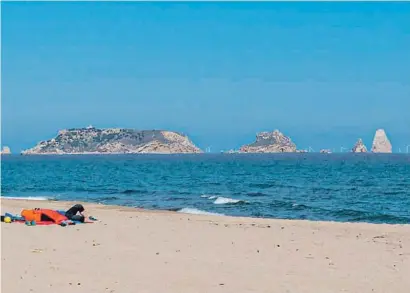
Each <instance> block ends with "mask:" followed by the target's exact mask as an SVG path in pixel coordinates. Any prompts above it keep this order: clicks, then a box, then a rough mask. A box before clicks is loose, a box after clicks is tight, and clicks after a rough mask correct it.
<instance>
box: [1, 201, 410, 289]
mask: <svg viewBox="0 0 410 293" xmlns="http://www.w3.org/2000/svg"><path fill="white" fill-rule="evenodd" d="M1 204H2V213H4V212H11V213H20V211H21V209H22V208H35V207H44V208H58V209H61V208H65V207H68V206H69V205H71V203H63V202H44V201H41V202H39V201H21V200H4V199H3V200H2V201H1ZM85 207H86V209H87V210H88V211H89V212H90V214H92V215H94V216H95V217H97V218H98V219H100V222H96V223H93V224H81V225H76V226H69V227H60V226H54V225H53V226H35V227H29V226H25V225H24V224H17V223H12V224H5V223H2V224H1V232H2V239H1V241H2V255H1V258H2V266H1V268H2V270H1V274H2V283H1V286H2V292H7V293H25V292H39V293H57V292H58V293H65V292H70V293H73V292H76V293H78V292H87V293H91V292H98V293H104V292H118V293H127V292H140V293H143V292H150V293H160V292H175V293H184V292H190V293H191V292H192V293H202V292H204V293H209V292H232V293H239V292H269V293H273V292H280V293H282V292H283V293H285V292H292V293H303V292H311V293H333V292H357V293H365V292H383V293H385V292H391V293H400V292H403V293H408V292H410V225H404V226H403V225H372V224H347V223H346V224H345V223H326V222H309V221H287V220H272V219H251V218H232V217H218V216H194V215H185V214H180V213H172V212H151V211H141V210H136V209H131V208H121V207H112V206H102V205H92V204H85Z"/></svg>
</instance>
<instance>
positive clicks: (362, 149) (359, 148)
mask: <svg viewBox="0 0 410 293" xmlns="http://www.w3.org/2000/svg"><path fill="white" fill-rule="evenodd" d="M352 153H367V148H366V146H365V145H364V143H363V141H362V139H361V138H359V140H358V141H357V142H356V144H355V145H354V147H353V148H352Z"/></svg>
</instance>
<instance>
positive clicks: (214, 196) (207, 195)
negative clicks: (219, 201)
mask: <svg viewBox="0 0 410 293" xmlns="http://www.w3.org/2000/svg"><path fill="white" fill-rule="evenodd" d="M201 197H202V198H207V199H215V198H217V196H216V195H209V194H202V195H201Z"/></svg>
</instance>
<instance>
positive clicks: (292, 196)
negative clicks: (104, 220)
mask: <svg viewBox="0 0 410 293" xmlns="http://www.w3.org/2000/svg"><path fill="white" fill-rule="evenodd" d="M1 196H2V197H8V198H20V199H27V198H29V199H33V200H40V201H41V200H57V201H65V200H68V201H79V202H92V203H101V204H109V205H123V206H129V207H137V208H144V209H155V210H170V211H175V212H181V213H190V214H204V215H207V214H209V215H218V216H243V217H257V218H280V219H305V220H315V221H316V220H321V221H339V222H369V223H390V224H408V223H410V155H406V154H352V153H341V154H313V153H297V154H295V153H293V154H286V153H283V154H192V155H191V154H186V155H176V154H175V155H58V156H52V155H47V156H19V155H11V156H2V157H1ZM37 205H38V206H39V207H40V205H41V204H40V203H38V204H37Z"/></svg>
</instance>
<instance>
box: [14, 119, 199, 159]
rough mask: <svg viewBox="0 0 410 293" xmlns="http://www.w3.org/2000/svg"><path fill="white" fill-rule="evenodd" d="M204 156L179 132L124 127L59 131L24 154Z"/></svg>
mask: <svg viewBox="0 0 410 293" xmlns="http://www.w3.org/2000/svg"><path fill="white" fill-rule="evenodd" d="M126 153H131V154H132V153H161V154H170V153H202V151H201V150H200V149H199V148H198V147H197V146H195V145H194V144H193V143H192V142H191V140H190V139H189V138H188V137H187V136H185V135H183V134H180V133H178V132H173V131H163V130H141V131H140V130H134V129H122V128H108V129H97V128H94V127H92V126H90V127H87V128H73V129H68V130H60V131H59V132H58V135H57V136H56V137H55V138H53V139H50V140H47V141H41V142H39V143H38V144H37V145H36V146H35V147H33V148H31V149H28V150H25V151H23V152H22V154H23V155H37V154H38V155H41V154H126Z"/></svg>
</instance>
